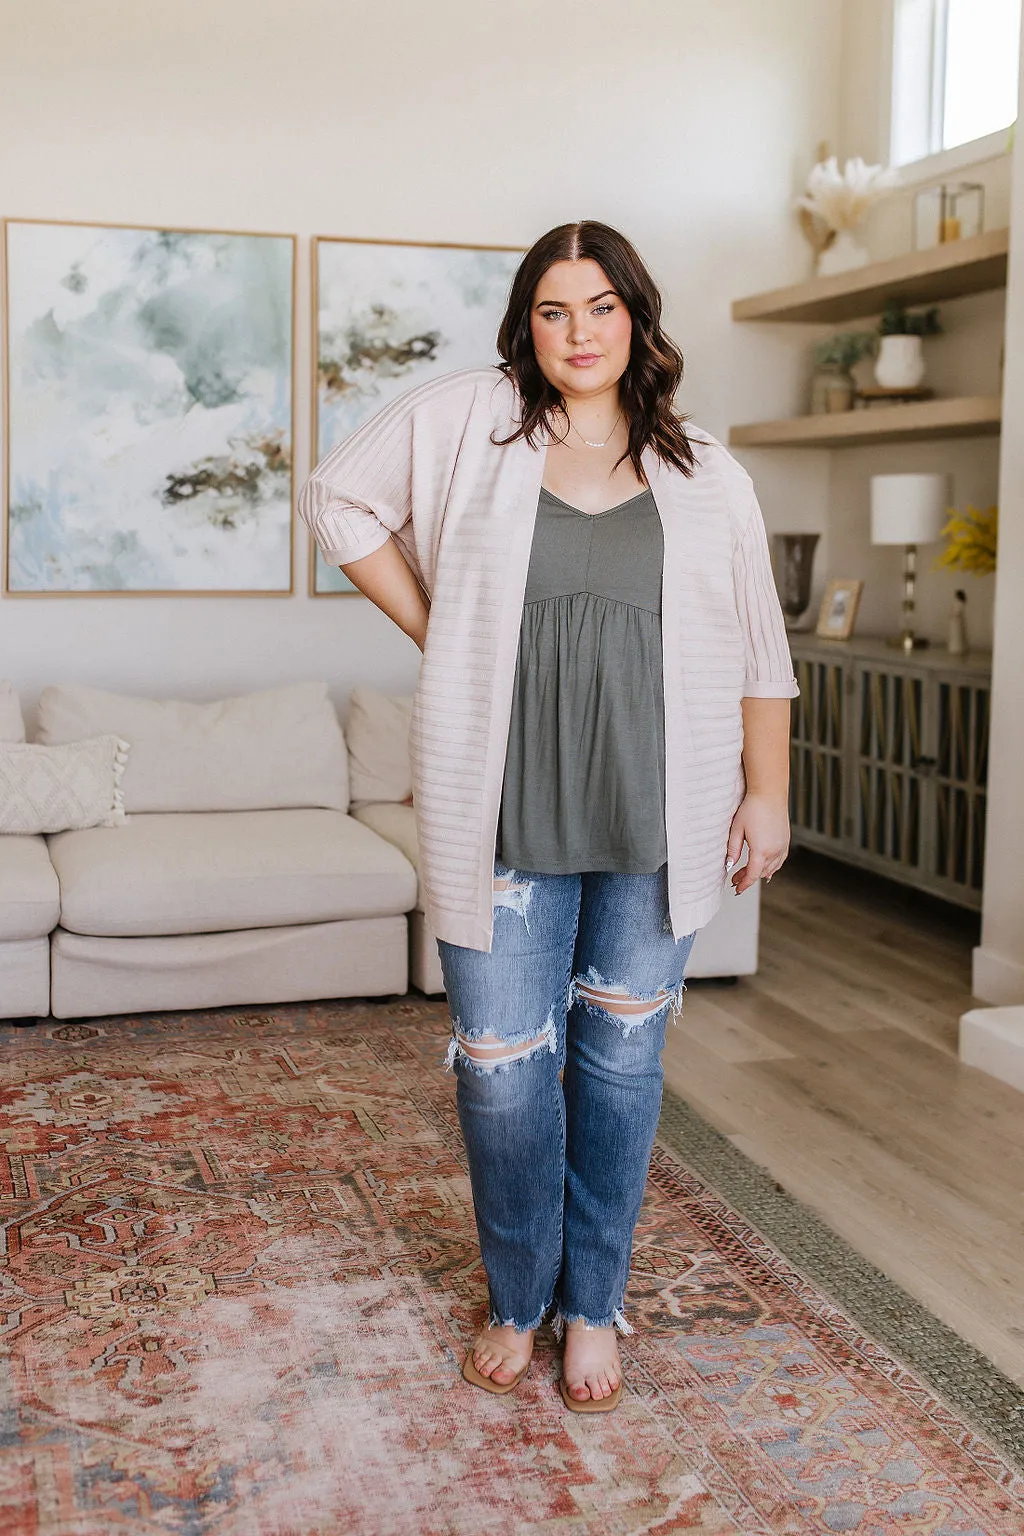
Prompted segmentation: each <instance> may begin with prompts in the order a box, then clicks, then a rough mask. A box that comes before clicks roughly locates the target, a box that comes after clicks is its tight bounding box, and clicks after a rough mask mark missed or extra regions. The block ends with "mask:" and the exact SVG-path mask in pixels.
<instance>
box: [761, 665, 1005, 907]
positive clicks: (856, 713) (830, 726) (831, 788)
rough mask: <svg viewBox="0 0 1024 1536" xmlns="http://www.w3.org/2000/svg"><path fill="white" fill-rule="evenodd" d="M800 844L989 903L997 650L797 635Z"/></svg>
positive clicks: (793, 780) (795, 828)
mask: <svg viewBox="0 0 1024 1536" xmlns="http://www.w3.org/2000/svg"><path fill="white" fill-rule="evenodd" d="M790 651H791V654H792V657H793V669H794V671H795V673H796V678H797V682H798V683H799V685H800V694H799V697H797V698H795V699H793V701H792V706H793V707H792V710H791V722H792V723H791V735H790V761H791V775H790V820H791V825H792V841H793V845H794V846H796V847H799V846H803V847H808V848H816V849H817V850H818V851H819V852H821V853H827V854H829V855H830V856H831V857H833V858H838V859H841V860H843V861H844V862H845V863H849V864H855V865H858V866H859V867H861V868H863V869H870V870H874V871H875V872H876V873H877V874H882V875H887V876H888V877H889V878H890V879H894V880H899V881H901V882H902V883H903V884H906V885H911V886H915V887H917V888H918V889H920V890H924V891H930V892H931V893H932V894H933V895H935V896H941V897H944V898H945V900H947V901H952V902H955V903H957V904H958V905H960V906H965V907H971V908H973V909H974V910H978V909H979V908H980V906H981V887H982V870H983V860H984V849H985V796H986V780H987V771H988V737H989V698H990V686H991V665H992V658H991V653H990V652H987V651H969V652H968V653H967V654H966V655H964V656H950V655H949V653H948V652H947V651H946V650H945V649H944V648H943V647H941V646H934V647H932V648H931V649H930V650H927V651H915V652H913V653H912V654H908V655H902V656H901V655H894V654H893V652H892V650H891V649H890V648H889V645H888V643H887V641H886V640H885V639H884V638H883V637H881V636H877V637H876V636H864V637H857V638H855V639H853V640H821V639H818V638H817V637H816V636H814V635H810V634H805V635H791V636H790Z"/></svg>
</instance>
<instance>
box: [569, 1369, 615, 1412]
mask: <svg viewBox="0 0 1024 1536" xmlns="http://www.w3.org/2000/svg"><path fill="white" fill-rule="evenodd" d="M558 1390H559V1392H561V1394H562V1402H563V1403H564V1404H565V1406H566V1407H567V1408H571V1409H572V1411H573V1413H611V1411H612V1409H613V1408H617V1407H618V1406H619V1402H620V1400H621V1398H622V1382H621V1381H620V1382H619V1384H618V1386H617V1387H616V1388H615V1391H614V1392H612V1393H611V1394H610V1395H609V1396H608V1397H573V1396H572V1394H571V1393H570V1391H569V1388H568V1387H567V1386H566V1384H565V1377H564V1376H559V1378H558Z"/></svg>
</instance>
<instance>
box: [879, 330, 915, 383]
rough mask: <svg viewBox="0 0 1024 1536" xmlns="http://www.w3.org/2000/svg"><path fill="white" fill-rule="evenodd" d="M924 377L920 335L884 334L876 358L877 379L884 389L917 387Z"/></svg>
mask: <svg viewBox="0 0 1024 1536" xmlns="http://www.w3.org/2000/svg"><path fill="white" fill-rule="evenodd" d="M923 378H924V349H923V347H922V346H921V338H920V336H883V337H882V338H881V340H880V342H879V345H878V356H877V357H876V358H875V380H876V382H877V383H879V384H880V385H881V386H882V388H883V389H916V388H917V386H918V385H919V384H920V382H921V380H922V379H923Z"/></svg>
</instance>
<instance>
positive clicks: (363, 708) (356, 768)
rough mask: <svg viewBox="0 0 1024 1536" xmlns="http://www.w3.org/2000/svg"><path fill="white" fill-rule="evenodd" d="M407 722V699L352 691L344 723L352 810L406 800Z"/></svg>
mask: <svg viewBox="0 0 1024 1536" xmlns="http://www.w3.org/2000/svg"><path fill="white" fill-rule="evenodd" d="M411 719H412V699H411V698H395V697H392V696H391V695H390V694H386V693H378V692H377V690H376V688H356V689H354V690H353V692H352V697H351V699H350V700H349V709H348V719H347V721H346V722H345V740H346V741H347V742H348V771H349V782H350V785H351V792H352V804H353V806H359V805H369V804H371V803H373V802H375V801H379V800H408V799H409V797H410V796H411V794H412V768H411V766H410V763H409V723H410V721H411Z"/></svg>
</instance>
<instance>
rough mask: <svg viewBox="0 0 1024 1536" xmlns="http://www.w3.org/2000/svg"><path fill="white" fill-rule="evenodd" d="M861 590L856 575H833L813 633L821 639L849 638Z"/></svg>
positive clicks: (861, 587)
mask: <svg viewBox="0 0 1024 1536" xmlns="http://www.w3.org/2000/svg"><path fill="white" fill-rule="evenodd" d="M863 590H864V583H863V582H862V581H861V580H859V578H858V577H856V576H833V578H832V580H831V581H830V582H829V584H828V586H827V587H826V588H825V595H824V597H823V598H822V600H821V608H820V610H819V612H818V623H817V626H816V628H815V634H817V635H820V636H821V638H822V639H823V640H849V638H850V636H851V635H852V634H853V626H854V621H855V620H856V618H857V608H858V606H859V604H860V595H861V592H862V591H863Z"/></svg>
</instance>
